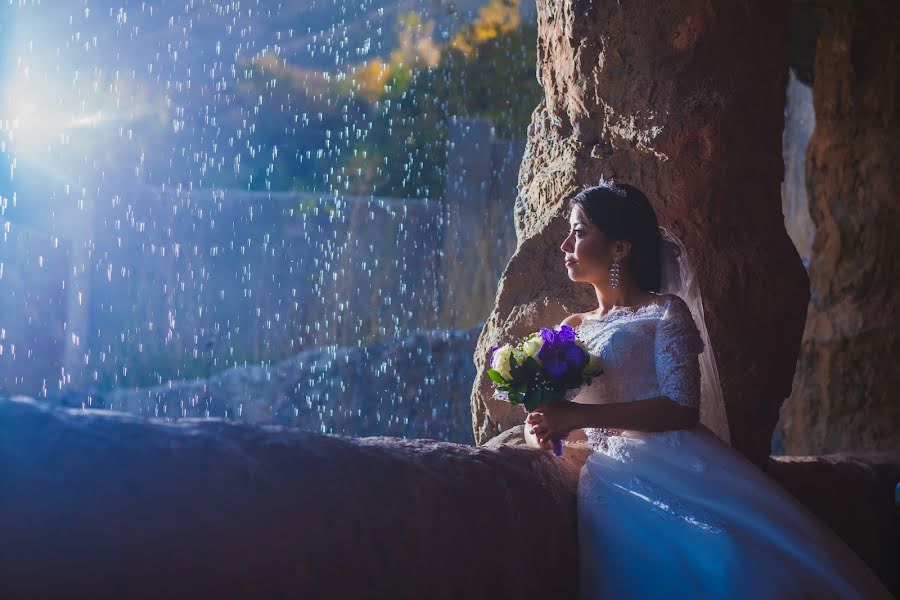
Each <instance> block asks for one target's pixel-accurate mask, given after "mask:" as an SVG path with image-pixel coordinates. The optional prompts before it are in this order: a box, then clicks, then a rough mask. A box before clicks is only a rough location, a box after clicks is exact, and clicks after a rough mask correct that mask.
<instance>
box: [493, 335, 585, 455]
mask: <svg viewBox="0 0 900 600" xmlns="http://www.w3.org/2000/svg"><path fill="white" fill-rule="evenodd" d="M491 353H492V354H491V368H490V369H488V371H487V373H488V377H490V378H491V380H492V381H493V382H494V383H495V384H496V385H497V388H496V389H495V390H494V397H496V398H499V399H501V400H506V401H508V402H510V403H511V404H512V405H514V406H515V405H516V404H519V403H521V404H524V405H525V408H526V409H528V411H529V412H531V411H533V410H534V409H535V408H537V407H538V406H540V405H541V404H544V403H547V402H559V401H561V400H562V398H563V396H565V394H566V392H567V391H569V390H571V389H575V388H579V387H581V386H582V385H584V384H588V385H590V383H591V379H592V378H593V377H596V376H597V375H600V374H601V373H603V370H602V369H601V368H600V365H599V359H598V358H597V357H596V356H591V355H590V354H589V353H588V351H587V349H586V348H585V346H584V343H583V342H582V341H581V340H579V339H577V338H576V337H575V330H574V329H572V328H571V327H569V326H568V325H563V326H562V327H560V328H559V329H546V328H542V329H541V330H540V331H537V332H535V333H532V334H530V335H528V336H527V337H525V339H524V340H522V341H521V342H520V343H519V344H518V345H515V346H513V345H510V344H505V345H503V346H494V347H493V348H492V349H491ZM563 437H565V436H563ZM553 453H554V454H555V455H556V456H560V455H561V454H562V440H561V439H554V440H553Z"/></svg>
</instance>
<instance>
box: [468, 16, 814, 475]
mask: <svg viewBox="0 0 900 600" xmlns="http://www.w3.org/2000/svg"><path fill="white" fill-rule="evenodd" d="M537 4H538V76H539V79H540V81H541V84H542V86H543V88H544V90H545V99H544V101H543V102H541V104H540V105H539V106H538V107H537V109H536V110H535V112H534V114H533V117H532V123H531V126H530V128H529V133H528V144H527V147H526V153H525V158H524V160H523V163H522V166H521V169H520V172H519V197H518V200H517V203H516V205H517V208H516V229H517V248H516V252H515V254H514V255H513V257H512V259H511V260H510V262H509V264H508V265H507V267H506V269H505V271H504V273H503V277H502V279H501V281H500V286H499V290H498V293H497V303H496V307H495V309H494V311H493V313H492V314H491V315H490V317H489V319H488V321H487V323H486V325H485V328H484V330H483V331H482V334H481V337H480V339H479V344H478V350H477V352H476V356H475V360H476V366H477V368H478V377H477V379H476V381H475V384H474V386H473V390H472V417H473V426H474V429H475V437H476V441H477V442H478V443H484V442H485V441H486V440H488V439H490V438H491V437H492V436H494V435H496V434H497V433H499V432H501V431H503V430H505V429H508V428H509V427H511V426H513V425H516V424H519V423H521V422H522V420H523V419H524V411H522V410H521V409H519V408H518V407H517V410H510V407H509V405H506V404H504V403H502V402H498V401H495V400H493V399H491V397H490V396H491V393H492V391H493V384H492V383H491V382H490V380H489V378H488V377H487V376H486V374H485V369H486V367H487V366H488V361H489V354H490V348H491V347H492V346H494V345H496V344H499V343H503V342H507V341H511V340H513V339H515V338H517V337H518V336H521V335H523V334H526V333H529V332H531V331H534V330H536V329H537V328H539V327H541V326H548V325H552V324H555V323H558V322H559V321H560V320H561V319H562V318H563V317H564V316H565V315H566V314H567V313H572V312H579V311H584V310H589V309H591V308H594V307H595V304H592V303H595V302H596V300H595V298H594V297H593V291H592V289H591V288H590V286H586V285H573V284H572V283H571V282H570V281H569V279H568V277H567V275H566V271H565V269H564V266H563V264H562V252H561V251H560V250H559V245H560V243H561V242H562V240H563V239H564V237H565V231H566V229H567V220H568V214H567V213H566V211H565V210H564V208H563V207H564V201H565V200H567V199H568V198H569V197H571V196H572V195H573V194H574V193H576V192H577V191H578V190H580V189H581V188H582V187H583V186H585V185H589V184H594V183H596V181H597V180H598V178H599V176H600V175H601V174H602V175H604V176H607V177H617V178H620V179H622V180H625V181H628V182H630V183H632V184H634V185H636V186H637V187H639V188H641V189H642V190H643V191H644V192H645V193H647V194H648V197H649V198H650V200H651V201H652V202H653V205H654V208H655V210H656V212H657V215H658V217H659V220H660V223H661V224H662V225H663V226H665V227H666V228H668V229H669V230H670V231H672V232H673V233H675V234H676V235H677V236H678V237H679V238H680V239H681V240H682V241H683V243H684V244H685V246H686V247H687V251H688V259H689V261H690V262H691V264H692V265H694V266H695V269H696V271H697V273H698V277H699V281H700V289H701V293H702V295H703V304H704V307H705V312H706V314H705V320H706V323H707V327H708V331H709V335H710V338H711V340H712V346H713V349H714V352H715V359H716V363H717V366H718V370H719V377H720V380H721V385H722V391H723V395H724V400H725V412H726V416H727V421H728V424H729V427H730V429H729V433H730V437H731V442H732V444H733V445H734V446H735V447H736V448H737V449H738V450H740V451H741V452H742V453H744V455H746V456H747V457H748V458H749V459H750V460H752V461H754V462H755V463H757V464H760V465H765V462H766V461H767V459H768V455H769V443H770V437H771V433H772V429H773V427H774V425H775V423H776V421H777V420H778V411H779V407H780V405H781V403H782V402H783V400H784V399H785V398H786V397H787V396H788V395H790V391H791V379H792V376H793V370H794V367H795V365H796V361H797V354H798V350H799V345H800V339H801V334H802V328H803V322H804V318H805V311H806V305H807V301H808V298H809V296H808V279H807V276H806V273H805V270H804V269H803V265H802V263H801V261H800V258H799V256H798V254H797V251H796V249H795V248H794V246H793V244H792V243H791V240H790V238H789V237H788V235H787V233H786V231H785V226H784V222H783V218H782V213H781V197H780V184H781V180H782V175H783V172H784V165H783V163H782V157H781V146H782V141H781V136H782V130H783V125H784V93H785V87H786V82H787V73H788V47H787V39H788V14H787V3H777V2H767V3H745V2H735V1H729V2H725V3H724V4H723V3H717V4H716V5H715V6H713V5H711V4H709V3H705V2H699V1H698V2H682V3H674V4H673V3H664V4H660V3H659V2H651V1H650V0H644V1H641V2H628V3H621V4H620V3H618V2H612V1H609V2H599V3H598V2H589V1H587V0H562V1H555V0H554V1H552V2H551V1H549V0H539V1H538V3H537ZM707 425H708V426H710V428H711V429H713V430H717V429H719V425H721V424H719V423H707Z"/></svg>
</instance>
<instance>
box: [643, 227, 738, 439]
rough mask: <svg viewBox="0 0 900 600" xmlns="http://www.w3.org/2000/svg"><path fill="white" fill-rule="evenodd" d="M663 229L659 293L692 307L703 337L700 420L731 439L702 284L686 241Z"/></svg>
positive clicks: (714, 431)
mask: <svg viewBox="0 0 900 600" xmlns="http://www.w3.org/2000/svg"><path fill="white" fill-rule="evenodd" d="M659 233H660V249H659V251H660V266H661V268H660V289H659V291H660V293H661V294H675V295H676V296H679V297H681V299H682V300H684V301H685V303H686V304H687V305H688V307H689V308H690V309H691V315H692V316H693V317H694V322H695V323H696V324H697V328H698V329H699V330H700V337H701V338H702V339H703V352H701V353H700V356H699V361H700V421H701V423H703V424H704V425H705V426H706V427H708V428H709V429H710V430H711V431H712V432H713V433H715V434H716V435H717V436H718V437H719V438H720V439H722V440H724V441H725V442H728V443H730V442H731V439H730V435H729V433H728V417H727V416H726V414H725V404H724V402H723V400H722V388H721V386H720V385H719V371H718V369H716V359H715V357H714V356H713V352H712V344H711V343H710V341H709V334H708V333H707V331H706V321H705V320H704V318H703V300H702V298H701V297H700V284H699V282H698V281H697V277H696V275H695V273H694V271H693V269H692V268H691V265H690V264H689V263H688V259H687V253H686V252H685V249H684V245H683V244H682V243H681V240H679V239H678V238H677V237H675V235H673V234H672V233H671V232H669V231H668V230H667V229H666V228H665V227H660V228H659Z"/></svg>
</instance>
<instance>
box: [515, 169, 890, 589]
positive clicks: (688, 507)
mask: <svg viewBox="0 0 900 600" xmlns="http://www.w3.org/2000/svg"><path fill="white" fill-rule="evenodd" d="M570 206H571V214H570V218H569V225H570V230H569V235H568V236H567V237H566V239H565V240H564V241H563V243H562V245H561V247H560V248H561V250H562V251H563V252H564V253H565V264H566V268H567V269H568V274H569V277H570V278H571V279H572V280H573V281H579V282H585V283H590V284H591V285H593V287H594V290H595V291H596V294H597V301H598V304H599V306H598V308H597V309H596V310H594V311H591V312H588V313H580V314H575V315H571V316H569V317H568V318H566V319H565V320H564V321H563V322H562V323H561V324H560V325H562V324H566V325H569V326H571V327H572V328H574V329H575V331H576V333H577V334H578V337H579V339H581V340H583V341H584V343H585V344H586V345H587V347H588V349H589V351H590V352H591V354H594V355H597V356H599V357H600V360H601V364H602V366H603V367H604V373H603V375H601V376H599V377H596V378H595V379H594V380H593V382H592V384H591V385H589V386H586V387H583V388H581V389H580V390H578V391H577V395H576V396H575V397H574V398H573V401H572V402H561V403H553V404H545V405H541V406H539V407H537V408H536V409H535V410H534V411H532V412H531V413H529V414H528V416H527V418H526V420H525V423H526V425H525V437H526V440H527V441H528V444H529V445H531V446H533V447H536V448H541V449H545V450H549V449H551V448H552V447H553V443H552V439H554V438H558V437H561V436H563V435H566V434H569V436H568V439H569V440H570V441H574V440H577V439H582V440H586V442H587V444H588V446H589V447H590V449H591V450H592V452H591V453H590V455H589V456H588V459H587V462H586V463H585V464H584V466H583V467H582V468H581V473H580V477H579V482H578V539H579V542H578V543H579V555H580V568H579V572H580V581H579V587H580V598H582V599H587V598H591V599H593V598H766V599H772V598H816V599H820V598H891V597H892V596H891V594H890V593H888V591H887V589H886V588H885V587H884V586H883V585H882V584H881V582H880V581H879V579H878V578H877V577H876V576H875V575H874V574H873V573H872V572H871V571H870V570H869V568H868V567H867V566H866V565H865V563H863V562H862V560H861V559H860V558H858V557H857V556H856V555H855V554H854V553H853V551H852V550H850V549H849V548H848V547H847V546H846V545H845V544H844V542H843V541H841V540H840V538H838V537H837V535H836V534H834V533H833V532H832V531H831V530H830V529H828V527H827V526H826V525H824V524H823V523H822V522H821V521H819V520H818V518H817V517H815V516H814V515H813V514H812V513H810V512H809V511H808V510H807V509H806V508H805V507H804V506H802V505H801V504H800V503H799V502H797V501H796V500H795V499H794V498H793V497H792V496H790V495H789V494H788V493H787V492H786V491H784V490H783V489H782V488H781V487H779V486H778V485H777V484H776V483H775V482H774V481H773V480H771V479H769V477H768V476H767V475H765V474H764V473H763V472H762V471H760V470H759V469H758V468H757V467H756V466H755V465H753V464H752V463H750V462H749V461H748V460H746V459H745V458H744V457H743V456H742V455H740V454H739V453H738V452H737V451H735V450H733V449H732V448H731V447H730V446H729V445H728V444H727V443H725V442H723V441H721V440H720V439H719V438H718V437H717V436H716V435H715V434H713V433H712V432H711V431H710V430H709V429H707V428H706V427H704V426H703V425H702V424H700V423H699V407H700V397H701V366H700V360H699V359H698V355H700V354H701V353H702V351H703V349H704V342H703V338H702V337H701V334H700V330H699V329H698V327H697V325H696V323H695V321H694V319H693V317H692V316H691V311H690V308H689V307H688V304H687V303H686V302H685V300H684V299H683V298H682V297H680V296H678V295H674V294H660V293H659V291H660V276H661V264H662V263H663V259H662V258H661V256H664V255H665V252H661V248H663V247H664V244H663V241H664V240H663V239H662V235H663V234H662V232H661V228H659V227H658V224H657V219H656V215H655V214H654V212H653V208H652V207H651V205H650V203H649V202H648V200H647V198H646V197H645V196H644V194H642V193H641V192H640V191H639V190H638V189H636V188H635V187H633V186H630V185H626V184H622V183H614V182H606V181H601V182H600V185H598V186H596V187H592V188H588V189H586V190H584V191H582V192H581V193H580V194H578V195H577V196H575V197H574V198H573V199H572V201H571V204H570ZM663 231H664V230H663ZM701 314H702V312H701ZM701 326H702V318H701ZM707 354H710V353H707ZM704 377H705V378H707V379H709V378H710V377H715V370H714V366H713V368H712V369H711V370H710V369H704ZM709 383H710V382H709V381H707V382H706V384H707V385H706V388H708V387H709ZM714 387H715V388H716V389H717V388H718V384H717V382H715V386H714ZM706 388H705V389H706ZM704 396H707V394H704Z"/></svg>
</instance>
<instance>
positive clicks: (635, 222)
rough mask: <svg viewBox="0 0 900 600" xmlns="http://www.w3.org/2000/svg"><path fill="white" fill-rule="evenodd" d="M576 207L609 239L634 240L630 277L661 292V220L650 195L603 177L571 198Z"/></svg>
mask: <svg viewBox="0 0 900 600" xmlns="http://www.w3.org/2000/svg"><path fill="white" fill-rule="evenodd" d="M575 206H579V207H581V210H583V211H584V214H586V215H587V218H588V219H589V220H590V221H591V223H593V224H594V225H596V226H597V228H598V229H600V231H602V232H603V233H605V234H606V235H607V236H608V237H609V238H610V239H612V240H623V241H629V242H631V252H630V253H629V256H628V258H627V259H626V260H627V263H628V266H629V268H630V272H631V276H632V277H633V278H634V280H635V282H637V284H638V285H639V286H640V287H641V289H643V290H646V291H648V292H659V275H660V262H659V261H660V259H659V246H660V233H659V222H658V221H657V220H656V213H654V212H653V206H652V205H651V204H650V201H649V200H647V196H645V195H644V193H643V192H641V191H640V190H639V189H637V188H636V187H634V186H631V185H628V184H627V183H619V182H615V181H604V180H602V179H601V180H600V184H599V185H596V186H593V187H589V188H585V189H584V190H582V191H581V192H579V193H578V194H576V195H575V197H573V198H572V199H571V200H569V209H570V210H571V209H572V208H574V207H575Z"/></svg>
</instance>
